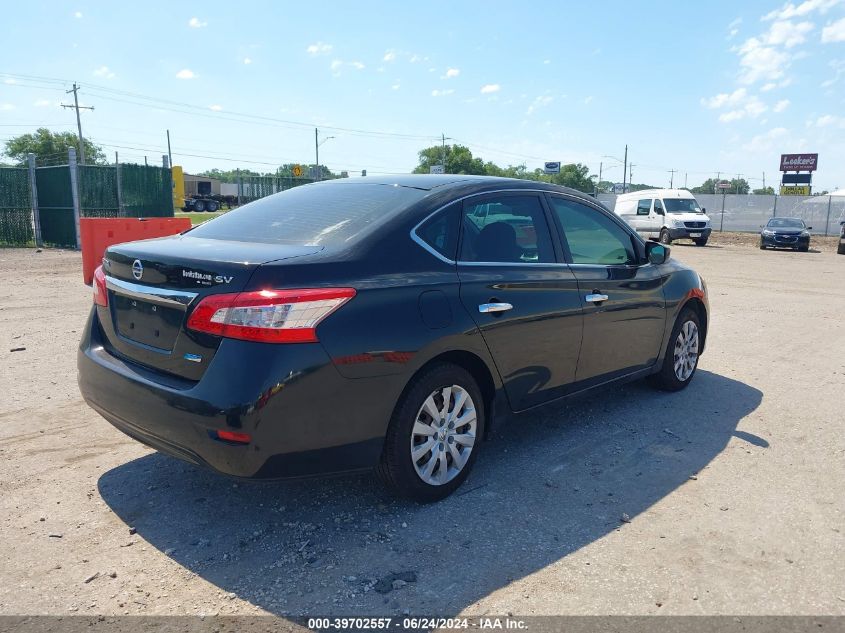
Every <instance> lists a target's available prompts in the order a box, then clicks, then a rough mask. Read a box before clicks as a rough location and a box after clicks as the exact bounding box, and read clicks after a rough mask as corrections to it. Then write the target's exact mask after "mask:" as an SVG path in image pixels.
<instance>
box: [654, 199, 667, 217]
mask: <svg viewBox="0 0 845 633" xmlns="http://www.w3.org/2000/svg"><path fill="white" fill-rule="evenodd" d="M654 212H655V213H656V214H657V215H666V213H665V211H664V210H663V203H662V202H660V198H657V199H656V200H655V201H654Z"/></svg>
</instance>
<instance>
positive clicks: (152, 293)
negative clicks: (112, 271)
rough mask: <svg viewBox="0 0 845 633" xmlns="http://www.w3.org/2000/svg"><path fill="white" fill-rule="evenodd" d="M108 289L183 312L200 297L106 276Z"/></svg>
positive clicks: (190, 293) (181, 291) (191, 293)
mask: <svg viewBox="0 0 845 633" xmlns="http://www.w3.org/2000/svg"><path fill="white" fill-rule="evenodd" d="M106 288H108V289H109V290H111V291H113V292H116V293H117V294H119V295H122V296H124V297H129V298H131V299H138V300H140V301H146V302H148V303H155V304H157V305H161V306H166V307H169V308H181V309H182V310H184V309H185V308H187V307H188V306H189V305H190V304H191V302H192V301H193V300H194V299H196V298H197V296H199V295H198V293H196V292H185V291H184V290H169V289H167V288H156V287H154V286H143V285H141V284H135V283H132V282H131V281H124V280H122V279H115V278H114V277H110V276H108V275H106Z"/></svg>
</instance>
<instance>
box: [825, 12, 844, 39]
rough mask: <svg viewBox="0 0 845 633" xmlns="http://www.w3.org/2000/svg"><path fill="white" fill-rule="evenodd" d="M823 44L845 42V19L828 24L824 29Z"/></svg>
mask: <svg viewBox="0 0 845 633" xmlns="http://www.w3.org/2000/svg"><path fill="white" fill-rule="evenodd" d="M822 42H824V43H825V44H828V43H831V42H845V18H842V19H839V20H837V21H836V22H833V23H832V24H828V25H827V26H826V27H824V28H823V29H822Z"/></svg>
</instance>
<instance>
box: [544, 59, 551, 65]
mask: <svg viewBox="0 0 845 633" xmlns="http://www.w3.org/2000/svg"><path fill="white" fill-rule="evenodd" d="M543 63H544V64H551V63H552V60H550V59H544V60H543Z"/></svg>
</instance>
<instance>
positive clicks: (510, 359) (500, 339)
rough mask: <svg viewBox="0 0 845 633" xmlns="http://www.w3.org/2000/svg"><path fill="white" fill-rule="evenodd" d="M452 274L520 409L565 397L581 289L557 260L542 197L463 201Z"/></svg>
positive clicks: (574, 358)
mask: <svg viewBox="0 0 845 633" xmlns="http://www.w3.org/2000/svg"><path fill="white" fill-rule="evenodd" d="M461 228H462V235H461V244H460V248H459V255H458V276H459V278H460V283H461V291H460V292H461V301H462V302H463V305H464V307H465V308H466V309H467V311H468V312H469V313H470V315H472V318H473V319H474V320H475V322H476V324H477V325H478V327H479V329H480V331H481V333H482V335H483V336H484V340H485V342H486V344H487V347H488V348H489V350H490V353H491V355H492V357H493V360H494V361H495V363H496V366H497V368H498V370H499V373H500V375H501V377H502V380H503V382H504V387H505V392H506V394H507V397H508V400H509V401H510V404H511V407H512V408H513V409H514V410H521V409H525V408H528V407H530V406H533V405H535V404H539V403H541V402H545V401H547V400H550V399H552V398H555V397H557V396H559V395H563V393H564V392H565V391H566V388H567V387H568V386H570V385H571V384H572V383H573V381H574V380H575V370H576V366H577V363H578V354H579V350H580V347H581V330H582V319H583V316H582V307H581V300H580V297H579V295H580V290H579V286H578V282H577V280H576V278H575V275H574V274H573V273H572V271H571V270H570V269H569V267H568V266H567V265H566V264H565V263H562V262H559V261H558V258H557V256H556V254H555V249H554V247H553V244H552V239H551V233H550V230H549V224H548V220H547V215H546V211H545V207H544V205H543V202H542V198H541V196H540V194H536V193H525V192H512V193H496V194H486V195H483V196H475V197H471V198H468V199H466V200H464V203H463V211H462V215H461Z"/></svg>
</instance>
